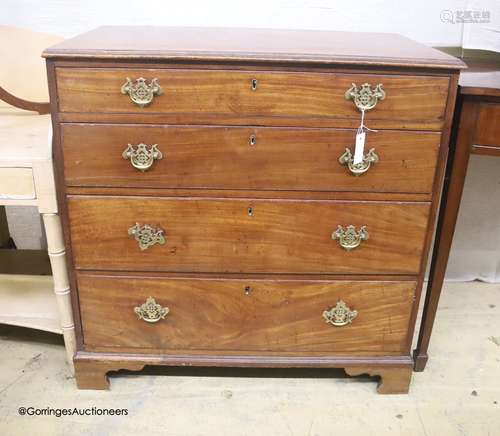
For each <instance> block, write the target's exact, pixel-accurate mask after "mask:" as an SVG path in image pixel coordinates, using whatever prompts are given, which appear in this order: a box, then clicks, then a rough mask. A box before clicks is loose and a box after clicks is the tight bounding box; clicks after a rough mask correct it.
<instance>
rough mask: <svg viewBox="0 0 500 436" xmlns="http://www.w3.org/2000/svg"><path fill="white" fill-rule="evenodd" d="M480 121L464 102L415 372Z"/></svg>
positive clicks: (422, 358)
mask: <svg viewBox="0 0 500 436" xmlns="http://www.w3.org/2000/svg"><path fill="white" fill-rule="evenodd" d="M476 119H477V104H475V103H474V102H471V101H467V100H466V101H465V102H464V103H463V105H462V110H461V114H460V121H459V130H458V134H457V139H456V146H455V150H454V153H450V160H449V162H448V169H447V179H448V180H447V181H446V182H445V186H444V189H443V195H442V198H441V205H440V209H439V218H438V224H437V228H436V238H435V242H434V249H433V253H432V261H431V268H430V272H429V283H428V285H427V292H426V295H425V303H424V310H423V315H422V321H421V324H420V332H419V337H418V343H417V348H416V349H415V351H414V353H413V358H414V361H415V371H423V370H424V368H425V365H426V364H427V360H428V355H427V350H428V348H429V342H430V338H431V333H432V327H433V325H434V319H435V317H436V311H437V307H438V303H439V297H440V295H441V289H442V287H443V282H444V275H445V272H446V266H447V264H448V257H449V254H450V249H451V244H452V241H453V234H454V232H455V224H456V222H457V216H458V210H459V207H460V199H461V198H462V191H463V187H464V182H465V173H466V172H467V165H468V162H469V156H470V149H471V145H472V140H473V138H472V135H473V133H474V128H473V127H474V125H475V123H476Z"/></svg>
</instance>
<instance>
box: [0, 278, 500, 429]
mask: <svg viewBox="0 0 500 436" xmlns="http://www.w3.org/2000/svg"><path fill="white" fill-rule="evenodd" d="M430 354H431V358H430V360H429V363H428V365H427V368H426V370H425V372H423V373H415V374H414V376H413V381H412V386H411V388H410V394H409V395H396V396H381V395H377V394H376V393H375V381H373V380H371V379H368V378H366V379H361V380H360V379H357V380H353V379H351V378H346V377H344V376H343V375H342V371H340V372H335V371H330V370H329V371H323V370H322V371H311V370H307V371H292V372H288V371H283V370H274V371H262V370H252V371H244V370H239V371H234V370H227V369H225V370H224V369H223V370H202V369H187V368H183V369H175V370H174V369H170V370H169V369H165V368H160V369H156V368H151V369H149V370H148V374H149V375H146V376H140V377H139V376H136V375H133V374H132V375H131V374H129V375H121V376H115V377H112V378H111V391H109V392H108V391H104V392H102V391H77V390H76V388H75V386H74V381H73V380H72V379H71V377H70V375H69V371H68V369H67V367H66V365H65V355H64V348H63V345H62V339H60V337H59V336H56V335H51V334H47V333H43V334H42V333H40V334H36V335H34V334H33V332H32V331H28V330H24V329H18V328H13V327H6V326H1V327H0V369H1V370H0V434H2V435H4V436H6V435H25V434H37V435H46V434H50V435H52V434H54V435H67V434H71V435H80V434H82V435H83V434H85V435H120V436H121V435H129V434H130V435H135V436H137V435H146V434H147V435H148V436H150V435H168V436H181V435H183V436H184V435H185V436H195V435H200V436H210V435H216V436H225V435H228V436H240V435H249V436H267V435H270V436H271V435H272V436H281V435H297V436H305V435H308V436H317V435H321V436H323V435H324V436H330V435H333V434H336V435H347V434H348V435H350V436H352V435H363V436H369V435H374V436H379V435H384V436H385V435H411V436H418V435H427V436H433V435H439V436H446V435H473V436H481V435H497V434H499V431H500V430H499V429H500V284H497V285H491V284H483V283H477V282H475V283H448V284H447V285H446V287H445V290H444V293H443V298H442V300H441V306H440V309H439V313H438V316H437V321H436V325H435V334H434V337H433V340H432V343H431V349H430ZM259 376H260V377H259ZM262 376H263V377H262ZM296 376H301V377H302V378H297V377H296ZM332 377H333V378H332ZM29 406H34V407H38V408H46V407H52V408H58V407H59V408H74V407H79V408H92V407H98V408H99V407H100V408H105V407H107V408H126V409H128V416H114V417H110V416H72V417H62V418H59V419H57V418H54V417H47V416H38V417H28V416H19V415H18V408H19V407H29Z"/></svg>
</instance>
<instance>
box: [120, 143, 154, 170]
mask: <svg viewBox="0 0 500 436" xmlns="http://www.w3.org/2000/svg"><path fill="white" fill-rule="evenodd" d="M122 157H123V159H126V160H128V159H130V163H131V164H132V166H133V167H134V168H136V169H138V170H139V171H143V172H144V171H147V170H149V169H150V168H151V166H152V165H153V162H154V161H155V160H160V159H162V158H163V154H162V153H161V151H160V150H159V149H158V144H153V145H146V144H142V143H141V144H137V145H132V144H128V146H127V148H126V149H125V150H124V151H123V153H122Z"/></svg>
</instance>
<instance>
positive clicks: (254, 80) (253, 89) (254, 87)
mask: <svg viewBox="0 0 500 436" xmlns="http://www.w3.org/2000/svg"><path fill="white" fill-rule="evenodd" d="M257 83H258V82H257V79H252V91H255V90H257Z"/></svg>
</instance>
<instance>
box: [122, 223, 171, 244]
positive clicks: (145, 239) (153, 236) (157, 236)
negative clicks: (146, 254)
mask: <svg viewBox="0 0 500 436" xmlns="http://www.w3.org/2000/svg"><path fill="white" fill-rule="evenodd" d="M128 235H129V236H131V237H133V238H134V239H135V240H136V241H137V242H138V244H139V248H140V249H141V250H146V249H148V248H149V247H152V246H153V245H155V244H160V245H163V244H164V243H165V236H164V235H163V230H162V229H157V228H154V227H153V226H150V225H149V224H145V225H143V226H141V225H140V224H139V223H135V224H134V225H133V226H132V227H130V228H129V229H128Z"/></svg>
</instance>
